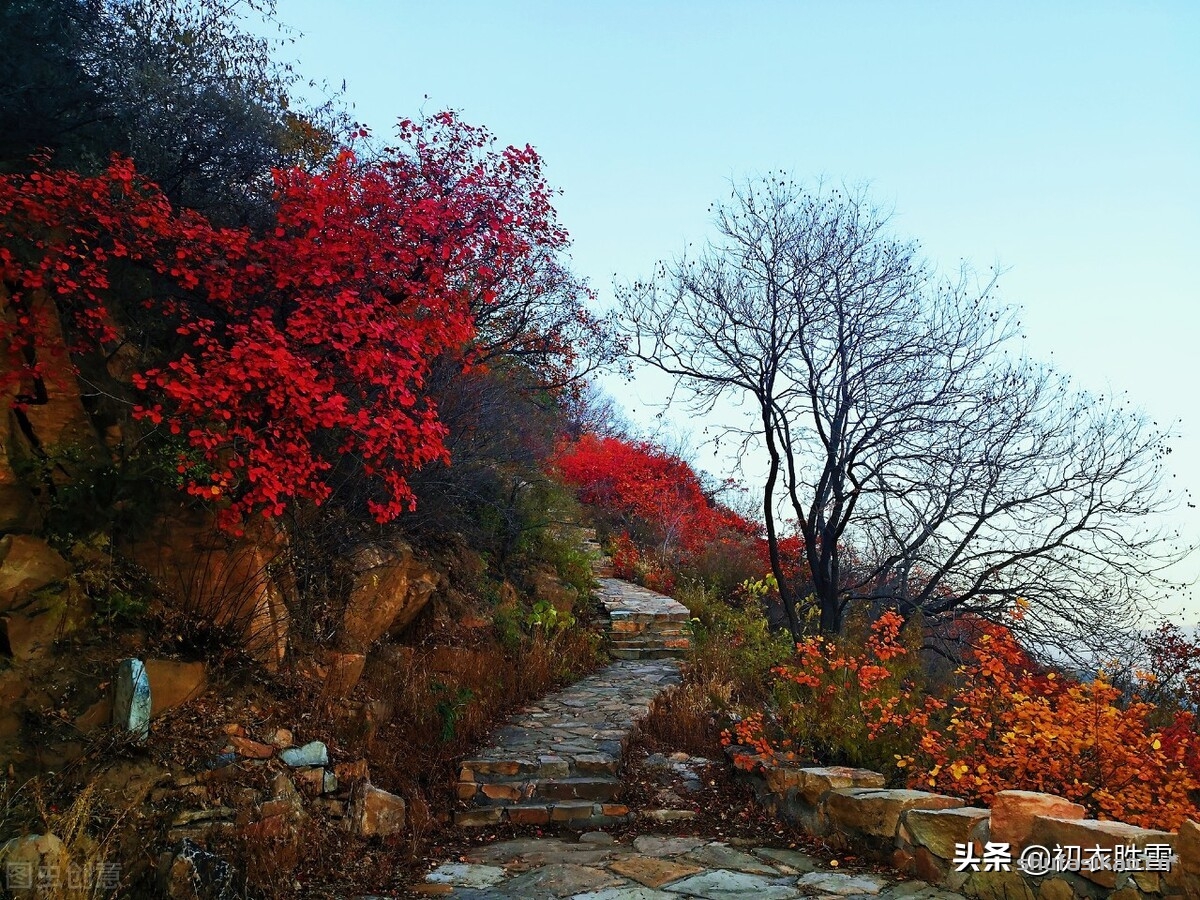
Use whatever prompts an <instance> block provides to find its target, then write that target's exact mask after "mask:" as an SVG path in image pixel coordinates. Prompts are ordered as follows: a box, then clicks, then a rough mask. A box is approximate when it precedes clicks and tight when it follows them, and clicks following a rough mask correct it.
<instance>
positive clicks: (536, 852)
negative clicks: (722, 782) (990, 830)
mask: <svg viewBox="0 0 1200 900" xmlns="http://www.w3.org/2000/svg"><path fill="white" fill-rule="evenodd" d="M797 873H803V874H800V875H799V876H798V875H797ZM416 891H417V893H419V894H424V895H435V896H445V897H450V898H456V900H551V898H555V900H557V898H570V900H792V898H801V897H819V898H828V900H833V898H841V900H962V895H961V894H955V893H952V892H950V891H945V890H942V889H940V888H936V887H932V886H930V885H928V884H925V883H924V882H920V881H913V880H909V879H902V878H896V877H887V876H884V875H880V874H876V873H867V872H839V871H835V870H833V869H831V868H830V867H829V866H828V865H827V864H826V861H824V860H818V859H815V858H813V857H811V856H808V855H807V854H804V853H801V852H799V851H796V850H786V849H780V848H773V847H754V846H747V847H745V848H739V847H733V846H730V845H729V844H728V843H724V842H721V841H708V840H706V839H704V838H702V837H675V836H667V835H656V834H643V835H639V836H638V837H636V838H633V839H631V840H617V839H614V838H613V837H612V836H611V835H609V834H606V833H604V832H591V833H587V834H584V835H581V836H580V837H579V838H578V839H577V840H576V839H574V838H562V837H526V838H516V839H514V840H508V841H502V842H499V843H495V844H489V845H487V846H483V847H478V848H475V849H473V850H470V851H468V852H467V853H466V854H465V855H464V856H463V857H462V858H461V861H456V862H447V863H444V864H442V865H440V866H438V867H436V868H435V869H433V870H432V871H431V872H430V873H429V874H428V875H427V876H426V883H425V884H424V885H422V886H419V887H418V888H417V889H416Z"/></svg>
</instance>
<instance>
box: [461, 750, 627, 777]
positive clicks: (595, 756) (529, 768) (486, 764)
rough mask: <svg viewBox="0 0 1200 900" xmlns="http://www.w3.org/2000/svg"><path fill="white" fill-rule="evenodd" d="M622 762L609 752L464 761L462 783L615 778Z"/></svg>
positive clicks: (462, 764)
mask: <svg viewBox="0 0 1200 900" xmlns="http://www.w3.org/2000/svg"><path fill="white" fill-rule="evenodd" d="M619 771H620V760H619V759H618V758H617V757H616V756H613V755H612V754H610V753H577V754H574V755H571V756H566V755H564V756H542V757H539V758H538V760H537V761H533V760H528V759H497V758H494V757H487V758H480V759H465V760H463V761H462V763H461V765H460V767H459V775H458V777H459V782H460V783H468V782H473V783H476V784H510V783H522V784H523V783H527V782H532V781H553V780H561V779H565V778H605V777H612V776H616V775H617V774H618V772H619Z"/></svg>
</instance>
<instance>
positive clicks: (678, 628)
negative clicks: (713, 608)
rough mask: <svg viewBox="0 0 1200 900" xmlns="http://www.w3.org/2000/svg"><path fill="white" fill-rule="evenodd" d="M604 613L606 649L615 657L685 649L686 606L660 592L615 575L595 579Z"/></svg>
mask: <svg viewBox="0 0 1200 900" xmlns="http://www.w3.org/2000/svg"><path fill="white" fill-rule="evenodd" d="M599 582H600V589H599V591H598V595H599V598H600V602H601V603H602V604H604V608H605V610H607V612H608V618H609V628H608V633H609V637H610V639H611V641H612V645H611V650H610V651H609V652H610V653H612V655H613V656H615V657H616V658H617V659H665V658H669V657H675V656H683V655H684V653H686V652H687V648H688V645H689V644H688V637H687V623H688V619H689V617H690V615H691V614H690V613H689V612H688V608H687V607H686V606H684V605H683V604H682V603H680V602H679V601H678V600H674V599H672V598H671V597H667V596H664V595H663V594H658V593H655V592H654V591H651V590H647V589H646V588H644V587H639V586H638V585H636V584H630V583H629V582H628V581H621V580H620V579H618V578H601V579H599Z"/></svg>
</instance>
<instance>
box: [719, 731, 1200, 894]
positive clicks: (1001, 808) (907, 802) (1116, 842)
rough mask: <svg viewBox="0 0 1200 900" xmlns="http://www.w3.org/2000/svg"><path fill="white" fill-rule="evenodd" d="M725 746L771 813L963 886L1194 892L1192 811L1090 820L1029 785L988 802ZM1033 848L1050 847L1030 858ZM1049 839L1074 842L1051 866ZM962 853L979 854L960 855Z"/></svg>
mask: <svg viewBox="0 0 1200 900" xmlns="http://www.w3.org/2000/svg"><path fill="white" fill-rule="evenodd" d="M729 752H730V755H731V756H732V757H734V758H736V759H737V760H738V761H739V770H740V771H742V772H743V773H744V776H745V778H746V779H748V780H749V781H750V782H751V784H752V785H753V786H754V789H755V792H756V793H757V795H758V798H759V801H760V802H761V803H762V804H763V805H764V806H766V807H767V808H768V809H770V810H771V811H772V812H773V813H774V814H775V815H777V816H780V817H782V818H785V819H788V820H790V821H792V822H796V823H798V824H800V825H802V826H803V827H805V828H806V829H807V830H809V831H811V832H812V833H814V834H817V835H820V836H822V837H823V838H824V839H825V840H826V841H827V842H829V843H830V844H831V845H833V846H834V847H836V848H841V849H847V850H850V849H852V850H854V851H855V852H857V853H865V854H866V855H869V856H872V857H874V858H876V859H878V860H880V861H884V862H888V863H891V864H892V865H893V866H895V867H896V868H897V869H899V870H901V871H903V872H905V873H907V874H909V875H912V876H914V877H916V878H920V879H922V880H923V881H928V882H930V883H931V884H935V885H938V886H940V887H944V888H946V889H948V890H951V891H956V892H958V893H960V894H963V895H965V896H967V897H972V898H978V900H1103V898H1112V900H1142V898H1146V900H1182V898H1193V897H1200V825H1197V824H1196V823H1195V822H1191V821H1187V822H1185V823H1184V824H1183V826H1182V827H1181V828H1180V829H1179V831H1178V832H1166V831H1152V830H1149V829H1145V828H1136V827H1134V826H1132V825H1127V824H1125V823H1123V822H1107V821H1100V820H1096V819H1086V818H1084V815H1085V811H1084V809H1083V807H1082V806H1079V805H1078V804H1075V803H1072V802H1070V801H1068V800H1064V799H1063V798H1061V797H1055V796H1053V795H1051V794H1040V793H1035V792H1032V791H1001V792H1000V793H999V794H997V795H996V798H995V801H994V802H993V804H992V808H991V809H990V810H989V809H984V808H981V807H972V806H967V805H966V803H964V802H963V801H962V800H960V799H958V798H957V797H950V796H947V795H945V794H933V793H927V792H925V791H913V790H900V789H888V788H886V787H885V780H884V777H883V775H881V774H880V773H878V772H872V771H869V770H866V769H852V768H845V767H840V766H831V767H824V768H792V767H788V766H783V765H778V764H776V763H774V762H773V761H772V760H770V759H768V758H766V757H763V756H759V755H756V754H755V753H754V752H753V751H752V750H750V749H749V748H746V747H731V748H730V750H729ZM989 844H990V845H991V846H990V847H989ZM1002 844H1007V845H1008V847H1007V851H1008V854H1009V856H1007V857H1006V856H1005V855H1004V852H1003V851H1002V850H1001V849H1000V848H999V847H998V846H997V845H1002ZM964 845H969V847H970V851H969V853H970V857H968V856H967V854H966V852H965V850H966V848H965V846H964ZM1039 847H1042V848H1046V850H1047V853H1048V857H1047V858H1046V859H1044V860H1043V861H1041V863H1040V864H1036V865H1035V863H1038V862H1039V861H1038V857H1039V855H1040V852H1039V851H1038V850H1037V849H1036V848H1039ZM1075 847H1079V848H1081V859H1079V860H1078V861H1077V862H1076V861H1075V860H1073V859H1070V858H1069V855H1070V854H1071V853H1072V851H1073V848H1075ZM1030 848H1034V849H1030ZM1056 848H1072V850H1064V851H1063V852H1064V853H1066V854H1068V856H1067V857H1061V858H1060V859H1061V861H1060V863H1059V865H1057V866H1056V865H1055V862H1054V858H1053V854H1054V852H1055V850H1056ZM1023 855H1025V865H1024V866H1022V857H1023ZM967 858H974V859H976V860H978V862H977V863H976V862H972V863H970V864H966V863H965V860H966V859H967ZM989 863H990V865H989ZM1106 866H1107V867H1106ZM960 869H961V871H960ZM976 869H977V871H976ZM1043 869H1044V870H1045V871H1041V870H1043ZM1031 871H1041V874H1031Z"/></svg>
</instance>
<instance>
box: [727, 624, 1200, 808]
mask: <svg viewBox="0 0 1200 900" xmlns="http://www.w3.org/2000/svg"><path fill="white" fill-rule="evenodd" d="M1020 614H1021V611H1020V610H1019V609H1018V610H1017V611H1016V613H1015V617H1016V618H1019V617H1020ZM900 625H901V619H900V616H899V615H898V614H897V613H885V614H884V615H883V616H881V617H880V618H879V619H878V620H877V621H876V622H875V623H874V624H873V625H872V626H871V630H870V635H869V637H868V638H867V640H866V641H865V642H864V644H863V649H862V650H861V651H860V652H853V651H852V650H850V649H848V648H849V646H850V643H851V642H847V641H831V640H825V639H822V638H819V637H813V638H809V639H808V640H806V641H803V642H802V643H800V644H797V645H796V655H795V657H794V659H793V661H792V662H790V663H788V664H787V665H783V666H778V667H776V668H775V669H774V670H773V671H774V673H775V675H776V677H777V681H776V684H775V689H774V695H775V699H776V709H775V714H774V716H768V717H764V716H763V715H761V714H756V715H752V716H747V717H746V718H745V719H743V721H742V722H740V723H739V724H738V725H737V726H736V727H735V728H734V729H733V731H732V732H727V733H726V736H725V741H726V743H737V744H740V745H743V746H747V747H749V748H752V749H753V751H754V752H755V753H756V754H758V755H760V756H766V757H768V758H774V759H776V760H778V761H784V760H785V759H792V758H795V757H796V753H800V754H802V755H804V756H809V757H815V758H816V759H818V760H819V761H820V762H822V763H825V764H830V763H852V764H857V765H866V766H870V767H873V768H877V769H880V770H883V771H885V772H890V773H891V774H893V775H899V774H903V775H904V776H905V779H904V780H906V781H907V783H908V785H909V786H910V787H913V788H923V789H926V790H929V789H934V790H939V791H945V792H946V793H949V794H953V795H955V796H958V797H962V798H963V799H965V800H968V801H970V802H974V803H979V804H982V805H989V804H990V803H991V801H992V798H993V797H994V796H995V794H996V792H997V791H1001V790H1005V789H1013V788H1016V789H1023V790H1035V791H1045V792H1047V793H1051V794H1057V795H1059V796H1061V797H1066V798H1068V799H1070V800H1073V801H1075V802H1077V803H1080V804H1082V805H1083V806H1084V807H1086V808H1087V810H1088V812H1089V814H1090V815H1092V816H1095V817H1098V818H1102V819H1115V820H1120V821H1123V822H1128V823H1130V824H1132V825H1138V826H1141V827H1143V828H1167V829H1172V828H1178V827H1179V825H1180V824H1181V823H1182V821H1183V820H1184V819H1185V818H1191V819H1200V809H1198V808H1197V805H1196V803H1197V800H1198V799H1200V737H1198V736H1197V733H1196V731H1195V720H1194V717H1193V716H1192V714H1191V713H1189V712H1186V711H1185V712H1178V713H1175V714H1174V715H1173V717H1172V718H1171V720H1170V722H1169V724H1168V725H1167V726H1166V727H1161V728H1160V727H1156V726H1155V724H1154V723H1155V721H1156V719H1161V718H1162V716H1161V714H1160V715H1158V716H1156V713H1160V711H1159V710H1158V709H1157V707H1156V706H1155V705H1154V704H1153V703H1149V702H1146V701H1144V700H1137V699H1135V700H1132V701H1130V702H1122V692H1121V691H1120V690H1119V689H1117V688H1116V687H1114V686H1113V685H1112V683H1111V682H1110V681H1109V680H1108V679H1107V678H1106V677H1105V676H1104V675H1103V674H1101V675H1100V676H1098V677H1097V678H1096V679H1094V680H1093V681H1091V682H1088V683H1081V682H1078V681H1075V680H1072V679H1070V678H1066V677H1064V676H1062V675H1061V674H1059V673H1056V672H1053V671H1049V670H1047V669H1044V668H1042V667H1040V666H1038V665H1037V664H1036V663H1035V662H1034V661H1033V659H1032V658H1031V657H1030V656H1029V655H1028V654H1027V653H1026V651H1025V650H1024V649H1023V648H1022V647H1021V646H1020V644H1019V643H1018V642H1017V640H1016V638H1015V637H1014V636H1013V633H1012V632H1011V631H1010V630H1009V629H1008V628H1005V627H1003V626H999V625H994V624H990V623H987V622H984V621H982V620H972V622H971V623H970V629H971V631H972V634H971V637H972V640H973V642H974V647H973V649H972V650H971V651H970V653H969V654H968V658H967V661H966V663H965V664H964V665H962V666H960V667H959V669H958V670H957V671H956V673H955V676H956V681H955V684H954V686H953V687H952V689H949V690H948V691H947V695H946V698H945V699H943V698H939V697H935V696H924V695H921V694H920V691H919V686H918V684H919V678H920V671H919V662H918V654H917V653H915V652H912V649H911V648H909V647H906V646H905V645H904V644H903V643H902V642H901V640H900V634H901V632H900ZM913 630H914V631H915V629H913ZM896 751H899V752H896ZM753 762H754V760H753V759H750V760H748V764H750V765H753Z"/></svg>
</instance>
